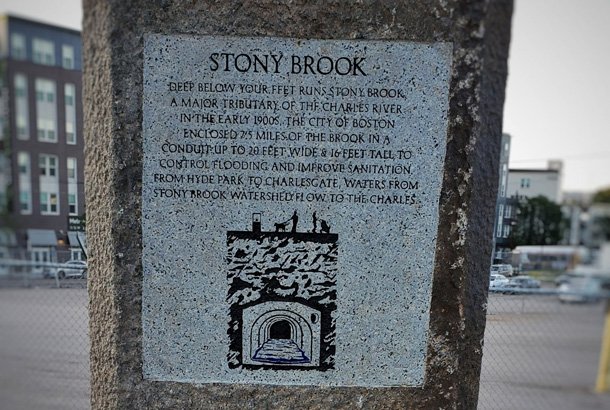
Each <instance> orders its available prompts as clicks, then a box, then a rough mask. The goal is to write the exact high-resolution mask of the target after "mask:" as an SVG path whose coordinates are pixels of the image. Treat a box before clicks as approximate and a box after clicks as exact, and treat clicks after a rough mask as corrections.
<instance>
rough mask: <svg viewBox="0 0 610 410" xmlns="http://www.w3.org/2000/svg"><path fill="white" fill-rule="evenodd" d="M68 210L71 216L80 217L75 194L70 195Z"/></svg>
mask: <svg viewBox="0 0 610 410" xmlns="http://www.w3.org/2000/svg"><path fill="white" fill-rule="evenodd" d="M68 210H69V212H70V215H78V212H77V207H76V195H75V194H68Z"/></svg>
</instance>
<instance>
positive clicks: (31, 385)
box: [0, 254, 610, 410]
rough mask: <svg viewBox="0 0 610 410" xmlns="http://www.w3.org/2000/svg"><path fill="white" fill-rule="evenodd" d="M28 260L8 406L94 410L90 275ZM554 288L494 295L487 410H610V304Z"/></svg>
mask: <svg viewBox="0 0 610 410" xmlns="http://www.w3.org/2000/svg"><path fill="white" fill-rule="evenodd" d="M24 256H25V258H23V259H21V260H16V259H11V260H10V261H9V262H10V263H7V261H6V260H5V261H4V265H2V266H0V269H3V267H4V269H3V270H1V271H0V408H1V409H3V410H4V409H7V410H13V409H17V410H20V409H88V408H89V338H88V317H87V301H88V299H87V288H86V279H85V278H84V276H86V274H85V275H82V276H79V275H78V274H77V272H72V273H69V274H68V273H66V272H64V273H66V274H65V275H59V274H58V272H59V271H60V269H64V270H65V266H64V265H65V263H66V262H67V261H68V260H70V258H71V256H73V255H57V256H58V257H59V258H60V260H61V261H62V262H57V261H54V262H41V261H36V260H35V256H33V255H31V254H30V255H28V254H24ZM0 265H1V264H0ZM8 265H10V268H8V269H7V268H6V267H7V266H8ZM60 276H61V277H60ZM555 289H556V288H555V285H554V284H553V283H552V282H546V283H544V282H543V289H542V291H537V292H536V293H529V292H527V293H521V291H520V290H518V289H512V290H511V291H510V292H509V291H499V292H493V293H490V295H489V300H488V307H487V328H486V334H485V345H484V357H483V366H482V374H481V385H480V395H479V409H484V410H488V409H493V410H496V409H511V410H517V409H553V410H562V409H566V410H574V409H578V410H580V409H610V394H596V393H594V392H593V388H594V386H595V379H596V376H597V370H598V361H599V354H600V345H601V338H602V331H603V323H604V314H605V304H606V300H603V299H599V298H597V297H590V296H591V294H586V295H579V294H577V293H575V294H569V293H568V294H564V295H563V296H562V297H561V299H563V301H562V300H561V299H560V297H559V296H558V295H557V294H556V292H555Z"/></svg>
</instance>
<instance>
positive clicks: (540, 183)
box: [507, 160, 563, 204]
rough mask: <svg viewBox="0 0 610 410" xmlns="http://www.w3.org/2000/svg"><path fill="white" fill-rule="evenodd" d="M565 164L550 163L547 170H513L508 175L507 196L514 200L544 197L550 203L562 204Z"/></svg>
mask: <svg viewBox="0 0 610 410" xmlns="http://www.w3.org/2000/svg"><path fill="white" fill-rule="evenodd" d="M562 168H563V163H562V162H561V161H559V160H552V161H549V163H548V167H547V169H511V170H509V173H508V187H507V196H508V197H509V198H510V197H514V198H534V197H537V196H544V197H545V198H547V199H548V200H549V201H552V202H555V203H556V204H560V203H561V201H562V198H561V173H562Z"/></svg>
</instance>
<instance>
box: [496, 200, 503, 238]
mask: <svg viewBox="0 0 610 410" xmlns="http://www.w3.org/2000/svg"><path fill="white" fill-rule="evenodd" d="M503 214H504V205H503V204H500V206H499V207H498V222H497V225H498V226H497V227H496V236H497V237H498V238H500V237H501V236H502V216H503Z"/></svg>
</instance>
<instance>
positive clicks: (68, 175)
mask: <svg viewBox="0 0 610 410" xmlns="http://www.w3.org/2000/svg"><path fill="white" fill-rule="evenodd" d="M0 57H1V59H0V67H1V69H0V82H1V92H2V95H1V102H0V106H1V108H0V125H1V128H2V131H1V134H0V153H1V154H0V167H1V170H0V171H1V175H2V177H1V178H0V209H1V211H0V218H2V219H1V222H0V223H1V224H2V225H3V229H4V231H5V232H12V235H14V241H13V242H14V243H15V246H16V247H18V248H19V249H25V250H27V251H28V253H29V255H31V258H32V259H33V260H37V261H58V262H62V261H63V260H67V259H80V258H82V254H81V252H80V249H81V247H80V245H79V243H78V242H81V241H79V240H78V238H77V233H76V232H72V231H70V229H69V226H68V225H69V224H68V220H69V218H72V219H73V220H79V219H81V218H83V217H84V214H85V202H84V184H83V179H84V173H83V171H84V156H83V122H82V118H83V113H82V104H81V101H82V68H81V39H80V32H78V31H74V30H70V29H66V28H61V27H56V26H51V25H48V24H43V23H38V22H35V21H30V20H26V19H23V18H19V17H14V16H3V17H1V18H0ZM72 229H74V228H72ZM9 242H10V241H9ZM59 253H62V255H66V256H62V257H58V254H59ZM62 259H63V260H62Z"/></svg>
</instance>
